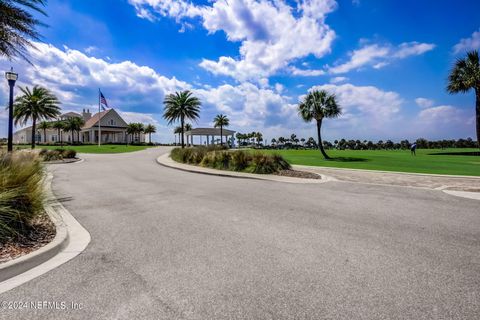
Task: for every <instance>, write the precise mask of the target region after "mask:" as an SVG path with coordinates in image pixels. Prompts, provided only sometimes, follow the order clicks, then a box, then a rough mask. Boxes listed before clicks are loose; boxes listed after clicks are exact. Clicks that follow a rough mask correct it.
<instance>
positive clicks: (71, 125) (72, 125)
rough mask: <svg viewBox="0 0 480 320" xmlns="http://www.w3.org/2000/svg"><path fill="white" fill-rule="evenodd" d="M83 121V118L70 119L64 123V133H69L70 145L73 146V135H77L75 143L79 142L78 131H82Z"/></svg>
mask: <svg viewBox="0 0 480 320" xmlns="http://www.w3.org/2000/svg"><path fill="white" fill-rule="evenodd" d="M84 124H85V121H84V120H83V118H80V117H70V118H68V119H67V120H66V121H65V125H64V130H65V131H66V132H71V137H72V141H71V143H72V144H74V142H75V139H74V133H75V132H76V133H77V142H80V130H82V127H83V125H84Z"/></svg>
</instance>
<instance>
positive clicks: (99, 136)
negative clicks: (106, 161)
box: [98, 88, 102, 147]
mask: <svg viewBox="0 0 480 320" xmlns="http://www.w3.org/2000/svg"><path fill="white" fill-rule="evenodd" d="M100 94H101V93H100V88H98V146H99V147H100V144H101V141H102V127H101V126H100V120H101V119H102V118H101V117H100V104H101V102H100Z"/></svg>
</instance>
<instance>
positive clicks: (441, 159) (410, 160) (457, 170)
mask: <svg viewBox="0 0 480 320" xmlns="http://www.w3.org/2000/svg"><path fill="white" fill-rule="evenodd" d="M476 151H477V152H478V149H455V148H452V149H443V150H442V149H419V150H417V156H412V155H410V150H327V153H328V155H329V156H330V157H332V158H333V159H332V160H324V159H323V157H322V155H321V154H320V151H318V150H265V151H264V152H272V153H278V154H280V155H282V156H283V157H284V158H285V159H286V160H287V161H288V162H289V163H290V164H298V165H307V166H323V167H336V168H350V169H367V170H383V171H400V172H414V173H430V174H452V175H470V176H480V156H475V155H465V153H467V154H472V153H474V152H476ZM441 153H444V154H441ZM445 153H448V154H445Z"/></svg>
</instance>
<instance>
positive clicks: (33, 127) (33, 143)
mask: <svg viewBox="0 0 480 320" xmlns="http://www.w3.org/2000/svg"><path fill="white" fill-rule="evenodd" d="M36 125H37V119H35V118H33V121H32V149H35V131H36Z"/></svg>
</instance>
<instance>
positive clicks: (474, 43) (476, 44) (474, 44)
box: [453, 29, 480, 54]
mask: <svg viewBox="0 0 480 320" xmlns="http://www.w3.org/2000/svg"><path fill="white" fill-rule="evenodd" d="M475 49H480V29H479V30H478V31H475V32H474V33H472V36H471V37H470V38H465V39H461V40H460V42H459V43H457V44H456V45H455V46H454V47H453V52H454V53H455V54H457V53H461V52H465V51H469V50H475Z"/></svg>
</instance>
